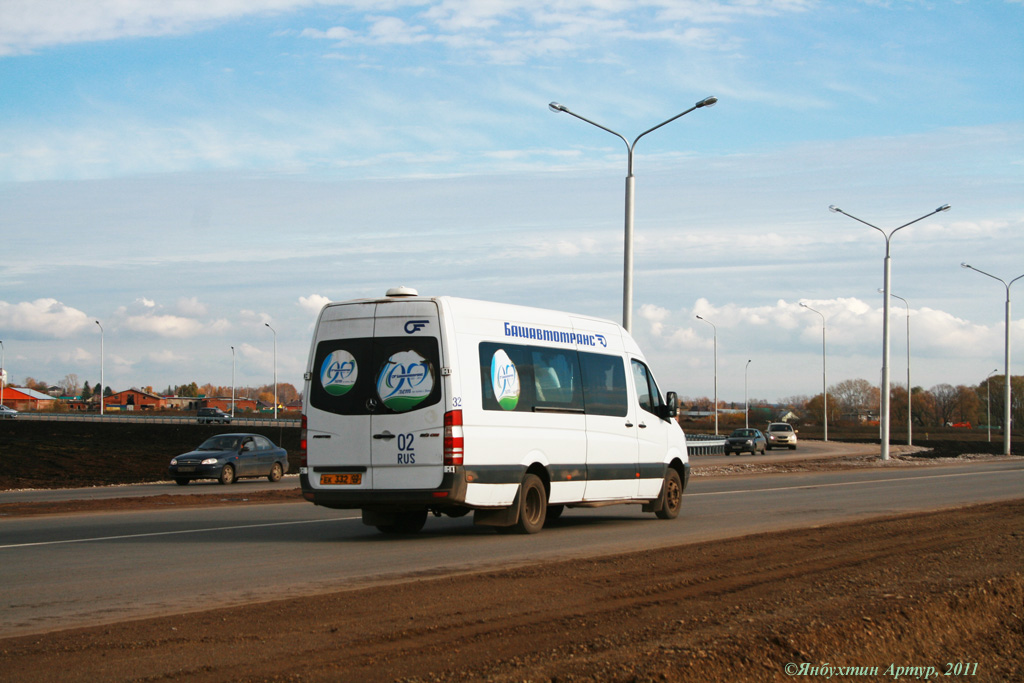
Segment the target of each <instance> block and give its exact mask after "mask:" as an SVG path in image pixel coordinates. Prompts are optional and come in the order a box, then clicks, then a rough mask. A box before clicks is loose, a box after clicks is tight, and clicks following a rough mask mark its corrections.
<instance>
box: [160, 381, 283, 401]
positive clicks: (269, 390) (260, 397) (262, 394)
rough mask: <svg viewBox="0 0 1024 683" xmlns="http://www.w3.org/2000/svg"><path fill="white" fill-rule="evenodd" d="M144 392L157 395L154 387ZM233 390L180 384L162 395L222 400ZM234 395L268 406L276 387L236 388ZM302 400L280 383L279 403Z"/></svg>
mask: <svg viewBox="0 0 1024 683" xmlns="http://www.w3.org/2000/svg"><path fill="white" fill-rule="evenodd" d="M142 391H145V392H148V393H150V394H152V393H155V392H154V391H153V387H146V388H144V389H142ZM231 392H232V388H231V387H230V386H223V385H215V384H210V383H206V384H203V385H201V386H200V385H199V384H197V383H195V382H189V383H188V384H178V385H175V386H174V387H173V388H172V387H171V386H170V385H168V387H167V389H166V390H165V391H164V392H163V393H162V395H163V396H218V397H221V398H228V397H230V396H231ZM234 395H235V398H236V399H241V398H250V399H254V400H257V401H261V402H263V403H267V404H271V405H272V404H273V403H274V385H273V384H264V385H263V386H260V387H234ZM301 398H302V394H301V393H299V390H298V389H296V388H295V386H294V385H292V384H289V383H287V382H279V383H278V385H277V401H278V403H282V404H288V403H291V402H293V401H297V400H299V399H301Z"/></svg>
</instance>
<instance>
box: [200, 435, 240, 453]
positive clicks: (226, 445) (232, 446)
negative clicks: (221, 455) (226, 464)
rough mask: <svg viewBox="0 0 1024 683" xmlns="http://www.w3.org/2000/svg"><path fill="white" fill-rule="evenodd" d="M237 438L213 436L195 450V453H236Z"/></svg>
mask: <svg viewBox="0 0 1024 683" xmlns="http://www.w3.org/2000/svg"><path fill="white" fill-rule="evenodd" d="M238 441H239V438H238V437H237V436H214V437H210V438H209V439H207V440H206V441H204V442H203V443H202V445H200V446H199V448H197V449H196V450H197V451H237V450H238Z"/></svg>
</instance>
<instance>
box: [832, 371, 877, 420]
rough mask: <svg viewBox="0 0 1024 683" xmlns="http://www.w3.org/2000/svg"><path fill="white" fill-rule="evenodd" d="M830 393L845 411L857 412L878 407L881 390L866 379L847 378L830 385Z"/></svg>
mask: <svg viewBox="0 0 1024 683" xmlns="http://www.w3.org/2000/svg"><path fill="white" fill-rule="evenodd" d="M828 394H829V399H830V401H831V400H834V401H835V402H836V404H837V405H838V406H839V407H840V409H841V410H842V412H843V413H857V412H860V411H863V410H870V409H873V408H877V407H878V403H879V398H880V395H881V392H880V390H879V389H878V387H876V386H875V385H873V384H871V382H869V381H867V380H866V379H847V380H843V381H842V382H839V383H838V384H833V385H832V386H831V387H829V389H828Z"/></svg>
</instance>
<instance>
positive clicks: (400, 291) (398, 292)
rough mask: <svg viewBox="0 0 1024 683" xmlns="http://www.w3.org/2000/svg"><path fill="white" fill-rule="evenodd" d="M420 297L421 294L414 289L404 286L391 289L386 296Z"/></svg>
mask: <svg viewBox="0 0 1024 683" xmlns="http://www.w3.org/2000/svg"><path fill="white" fill-rule="evenodd" d="M419 295H420V293H419V292H417V291H416V290H415V289H413V288H412V287H405V286H402V287H392V288H391V289H389V290H388V291H387V294H385V295H384V296H393V297H402V296H419Z"/></svg>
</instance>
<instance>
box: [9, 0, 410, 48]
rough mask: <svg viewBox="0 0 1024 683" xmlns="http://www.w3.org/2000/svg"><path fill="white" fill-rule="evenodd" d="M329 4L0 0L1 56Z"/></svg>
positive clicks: (291, 0) (311, 0) (304, 0)
mask: <svg viewBox="0 0 1024 683" xmlns="http://www.w3.org/2000/svg"><path fill="white" fill-rule="evenodd" d="M329 4H342V2H340V1H332V0H207V1H206V2H195V0H161V1H160V2H149V1H148V0H89V2H68V1H67V0H4V2H3V4H2V5H0V19H2V20H0V55H5V54H22V53H27V52H31V51H33V50H35V49H38V48H41V47H46V46H50V45H62V44H68V43H81V42H94V41H101V40H115V39H118V38H138V37H147V36H164V35H175V34H182V33H187V32H190V31H196V30H202V29H205V28H208V27H210V26H212V25H215V24H217V23H220V22H224V21H228V20H231V19H238V18H240V17H244V16H248V15H253V14H266V13H272V12H276V13H280V12H287V11H290V10H296V9H300V8H303V7H309V6H314V5H329ZM389 4H390V3H389Z"/></svg>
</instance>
